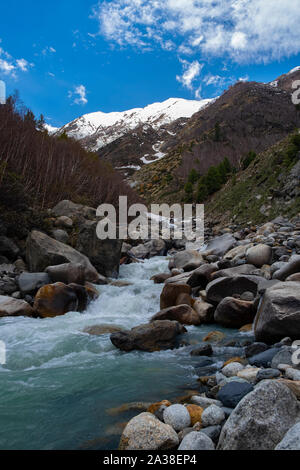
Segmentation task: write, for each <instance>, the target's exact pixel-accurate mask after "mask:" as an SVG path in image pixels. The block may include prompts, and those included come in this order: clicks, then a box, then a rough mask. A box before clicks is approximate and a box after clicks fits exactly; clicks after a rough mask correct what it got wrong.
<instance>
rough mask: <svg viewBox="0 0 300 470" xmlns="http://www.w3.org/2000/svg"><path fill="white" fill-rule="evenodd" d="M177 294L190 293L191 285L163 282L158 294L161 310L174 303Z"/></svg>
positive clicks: (175, 302)
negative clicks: (163, 284) (160, 291)
mask: <svg viewBox="0 0 300 470" xmlns="http://www.w3.org/2000/svg"><path fill="white" fill-rule="evenodd" d="M179 294H188V295H191V287H190V286H188V285H186V284H165V286H164V288H163V290H162V293H161V295H160V308H161V310H163V309H165V308H168V307H173V306H174V305H176V304H177V298H178V296H179Z"/></svg>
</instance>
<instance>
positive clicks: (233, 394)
mask: <svg viewBox="0 0 300 470" xmlns="http://www.w3.org/2000/svg"><path fill="white" fill-rule="evenodd" d="M252 390H253V385H251V384H249V383H248V382H246V381H244V382H238V381H232V382H229V383H227V384H226V385H224V387H222V388H221V390H220V391H219V392H218V394H217V399H218V400H220V401H221V402H222V403H223V405H224V406H226V407H227V408H235V407H236V406H237V404H238V403H239V402H240V401H241V400H242V398H244V396H245V395H248V393H250V392H252Z"/></svg>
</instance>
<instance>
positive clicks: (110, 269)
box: [76, 221, 122, 277]
mask: <svg viewBox="0 0 300 470" xmlns="http://www.w3.org/2000/svg"><path fill="white" fill-rule="evenodd" d="M96 228H97V222H96V221H86V222H85V223H84V224H83V225H81V227H80V230H79V233H78V236H77V242H76V249H77V250H78V251H79V252H80V253H83V254H84V255H86V256H87V257H88V259H89V260H90V261H91V263H92V264H93V266H95V268H96V269H97V271H98V272H99V273H100V274H102V275H103V276H107V277H117V276H118V273H119V267H120V258H121V250H122V240H118V239H115V240H110V239H107V240H100V239H99V238H98V236H97V232H96Z"/></svg>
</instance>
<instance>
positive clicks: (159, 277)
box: [150, 273, 172, 284]
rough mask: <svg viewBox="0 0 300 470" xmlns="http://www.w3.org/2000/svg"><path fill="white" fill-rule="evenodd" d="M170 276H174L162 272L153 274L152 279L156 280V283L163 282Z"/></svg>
mask: <svg viewBox="0 0 300 470" xmlns="http://www.w3.org/2000/svg"><path fill="white" fill-rule="evenodd" d="M170 277H172V274H170V273H160V274H155V275H154V276H152V277H151V279H150V280H151V281H154V284H163V283H164V282H165V281H166V280H167V279H169V278H170Z"/></svg>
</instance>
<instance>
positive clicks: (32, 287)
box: [17, 273, 51, 294]
mask: <svg viewBox="0 0 300 470" xmlns="http://www.w3.org/2000/svg"><path fill="white" fill-rule="evenodd" d="M17 281H18V286H19V289H20V291H21V292H22V294H33V293H35V292H36V291H37V290H38V289H40V288H41V287H42V286H45V285H47V284H50V283H51V279H50V277H49V276H48V274H47V273H22V274H20V276H19V277H18V278H17Z"/></svg>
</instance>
